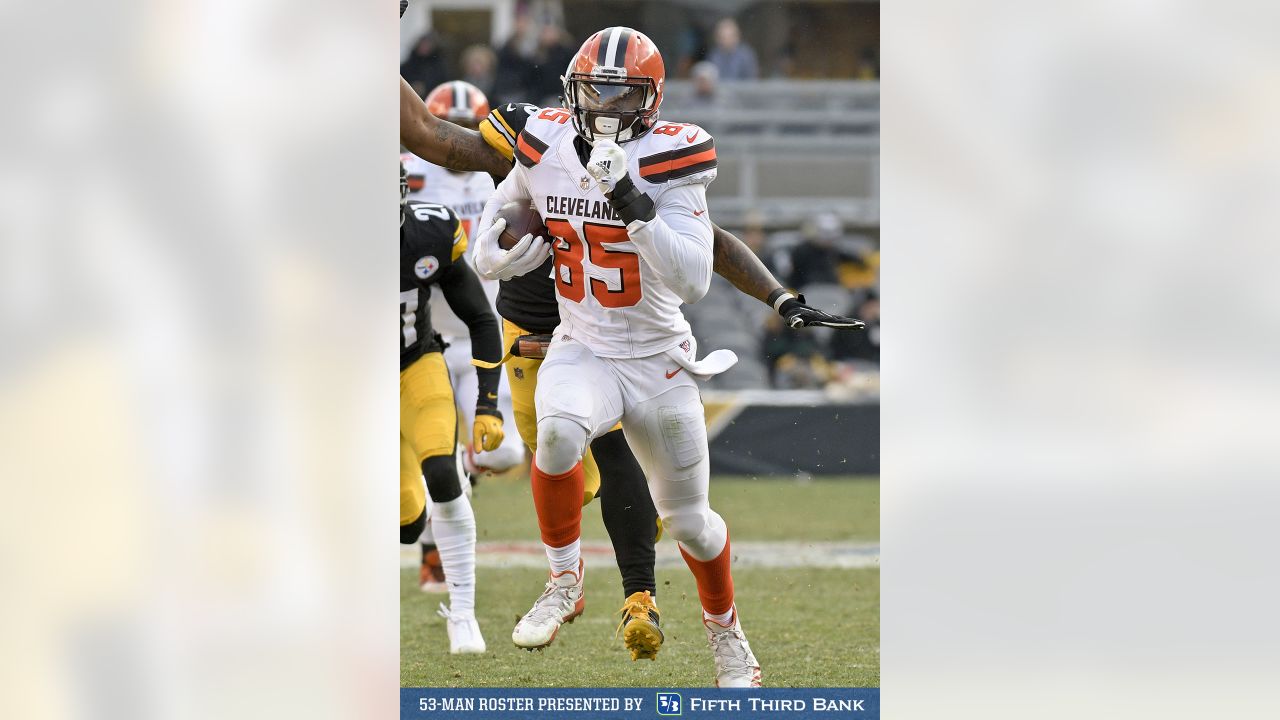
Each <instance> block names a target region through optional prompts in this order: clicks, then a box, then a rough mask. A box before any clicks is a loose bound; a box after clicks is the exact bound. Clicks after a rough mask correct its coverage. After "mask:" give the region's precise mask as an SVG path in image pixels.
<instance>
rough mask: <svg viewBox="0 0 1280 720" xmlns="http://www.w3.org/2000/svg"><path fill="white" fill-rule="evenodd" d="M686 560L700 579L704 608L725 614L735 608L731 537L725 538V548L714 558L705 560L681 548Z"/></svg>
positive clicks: (699, 589)
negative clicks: (730, 565) (731, 568)
mask: <svg viewBox="0 0 1280 720" xmlns="http://www.w3.org/2000/svg"><path fill="white" fill-rule="evenodd" d="M680 554H681V555H683V556H684V562H685V564H686V565H688V566H689V569H690V570H692V571H693V577H694V579H696V580H697V581H698V599H699V600H700V601H702V609H703V610H705V611H706V612H708V613H710V614H712V615H723V614H724V613H727V612H729V610H730V609H732V608H733V575H732V574H731V573H730V572H729V559H730V557H731V556H730V553H729V537H728V536H727V535H726V536H725V539H724V550H721V551H720V554H719V555H717V556H716V558H715V559H714V560H708V561H706V562H703V561H702V560H698V559H695V558H694V557H693V556H692V555H690V554H689V553H687V552H685V551H684V548H683V547H681V548H680Z"/></svg>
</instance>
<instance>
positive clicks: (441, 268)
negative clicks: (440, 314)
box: [400, 163, 504, 653]
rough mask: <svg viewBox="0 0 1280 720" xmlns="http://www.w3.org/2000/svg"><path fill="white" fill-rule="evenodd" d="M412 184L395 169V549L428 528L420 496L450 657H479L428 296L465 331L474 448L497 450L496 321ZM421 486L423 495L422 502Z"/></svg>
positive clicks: (445, 216)
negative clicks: (442, 592) (444, 579)
mask: <svg viewBox="0 0 1280 720" xmlns="http://www.w3.org/2000/svg"><path fill="white" fill-rule="evenodd" d="M408 194H409V188H408V179H407V177H406V173H405V168H404V164H403V163H402V164H401V165H400V542H401V543H404V544H412V543H413V542H415V541H416V540H417V539H418V537H419V536H420V535H421V534H422V530H423V527H424V526H425V524H426V495H427V494H430V496H431V501H432V507H433V512H432V525H433V527H434V532H435V541H436V544H437V545H438V546H439V553H440V561H441V563H442V564H443V566H444V570H445V573H446V574H447V575H448V577H449V605H448V606H447V607H446V606H445V605H444V604H443V603H442V604H441V605H440V615H441V616H443V617H444V618H445V620H447V621H448V633H449V651H450V652H452V653H481V652H484V650H485V642H484V637H483V636H482V635H481V634H480V625H479V623H477V622H476V617H475V564H476V552H475V551H476V521H475V514H474V513H473V512H472V510H471V503H470V501H469V500H468V499H467V496H466V495H465V494H463V492H462V484H461V480H460V478H459V476H458V471H457V465H456V463H455V460H454V457H455V455H454V453H455V449H456V447H457V442H458V440H457V434H458V416H457V407H456V405H455V402H454V397H453V388H452V385H451V384H450V382H449V370H448V368H447V367H446V366H445V362H444V356H443V355H442V354H441V350H442V349H443V348H442V347H441V339H440V336H439V335H438V334H437V333H436V332H435V331H434V330H433V328H432V326H431V314H430V312H428V301H429V299H430V298H431V289H432V287H436V288H439V290H440V292H441V293H442V294H443V295H444V299H445V302H447V303H448V304H449V306H450V307H451V308H453V311H454V312H455V313H456V314H457V315H458V317H460V318H462V320H463V322H465V323H466V325H467V329H468V330H469V331H470V334H471V351H472V354H473V360H472V362H474V363H475V364H476V366H477V368H478V369H477V372H476V375H477V384H478V389H477V396H476V405H475V408H476V409H475V419H474V422H473V424H472V442H473V443H474V444H475V446H476V447H477V448H481V449H483V450H493V449H495V448H497V447H498V446H499V445H501V444H502V439H503V435H504V433H503V427H502V414H501V412H499V410H498V408H497V389H498V363H499V361H500V360H501V356H502V345H501V341H500V340H499V337H500V336H499V334H498V321H497V318H496V317H495V316H494V314H493V310H492V309H491V308H490V306H489V301H488V298H487V297H485V294H484V288H482V287H481V286H480V281H479V279H478V278H477V277H476V275H475V273H474V272H472V270H471V268H470V267H469V266H468V265H467V264H466V263H465V262H462V261H460V260H461V258H462V254H463V252H464V251H465V250H466V249H467V234H466V231H465V230H464V229H463V227H462V222H461V221H460V220H459V219H458V216H457V215H455V214H454V213H453V211H452V210H450V209H449V208H447V207H445V206H443V205H436V204H431V203H420V202H414V203H410V202H408ZM424 479H425V492H424V482H423V481H424Z"/></svg>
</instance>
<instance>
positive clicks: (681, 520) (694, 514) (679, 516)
mask: <svg viewBox="0 0 1280 720" xmlns="http://www.w3.org/2000/svg"><path fill="white" fill-rule="evenodd" d="M706 527H707V514H706V513H705V512H698V511H691V512H677V513H671V514H670V515H663V516H662V530H663V532H665V533H667V534H668V535H670V536H671V537H673V538H675V539H676V541H677V542H682V543H690V542H693V541H695V540H697V539H698V536H699V535H701V534H702V531H703V530H705V529H706Z"/></svg>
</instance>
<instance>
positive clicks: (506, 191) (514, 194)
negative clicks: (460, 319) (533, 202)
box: [474, 165, 551, 280]
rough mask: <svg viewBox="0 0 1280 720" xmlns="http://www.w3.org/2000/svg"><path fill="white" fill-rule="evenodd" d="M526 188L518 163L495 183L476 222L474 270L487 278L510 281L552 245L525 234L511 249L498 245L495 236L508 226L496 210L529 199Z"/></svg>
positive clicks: (541, 260)
mask: <svg viewBox="0 0 1280 720" xmlns="http://www.w3.org/2000/svg"><path fill="white" fill-rule="evenodd" d="M528 201H529V188H528V185H527V184H526V183H525V177H524V168H523V167H521V166H519V165H517V166H516V167H515V168H514V169H513V170H512V171H511V174H510V175H508V176H507V177H506V179H505V180H503V181H502V182H500V183H498V187H496V188H494V191H493V194H492V195H490V196H489V200H488V201H487V202H486V203H485V204H484V212H482V213H480V222H479V224H477V225H476V250H475V256H474V257H475V264H476V272H478V273H480V276H481V277H484V278H486V279H489V280H510V279H511V278H513V277H516V276H517V275H524V274H525V273H527V272H531V271H533V270H536V269H537V268H539V267H541V266H542V263H544V262H546V260H547V255H548V254H549V253H550V252H551V245H550V244H549V243H548V242H547V240H546V238H542V237H537V236H535V235H533V233H528V234H526V235H525V236H524V237H522V238H520V240H519V242H517V243H516V244H515V245H514V246H512V247H511V249H510V250H503V249H502V248H501V247H500V246H499V245H498V238H499V237H501V236H502V231H503V230H505V229H506V228H507V221H506V220H503V219H502V218H500V217H498V210H500V209H501V208H502V206H503V205H506V204H507V203H510V202H528Z"/></svg>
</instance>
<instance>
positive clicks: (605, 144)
mask: <svg viewBox="0 0 1280 720" xmlns="http://www.w3.org/2000/svg"><path fill="white" fill-rule="evenodd" d="M587 173H588V174H590V175H591V177H593V178H595V181H596V184H597V185H599V186H600V190H601V192H603V193H605V194H606V195H607V194H609V193H611V192H613V186H614V185H616V184H617V182H618V181H619V180H621V179H622V178H623V176H625V175H626V174H627V153H626V151H625V150H623V149H622V148H621V147H619V146H618V143H616V142H614V141H612V140H597V141H596V143H595V145H593V146H592V147H591V157H590V158H589V159H588V160H587Z"/></svg>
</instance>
